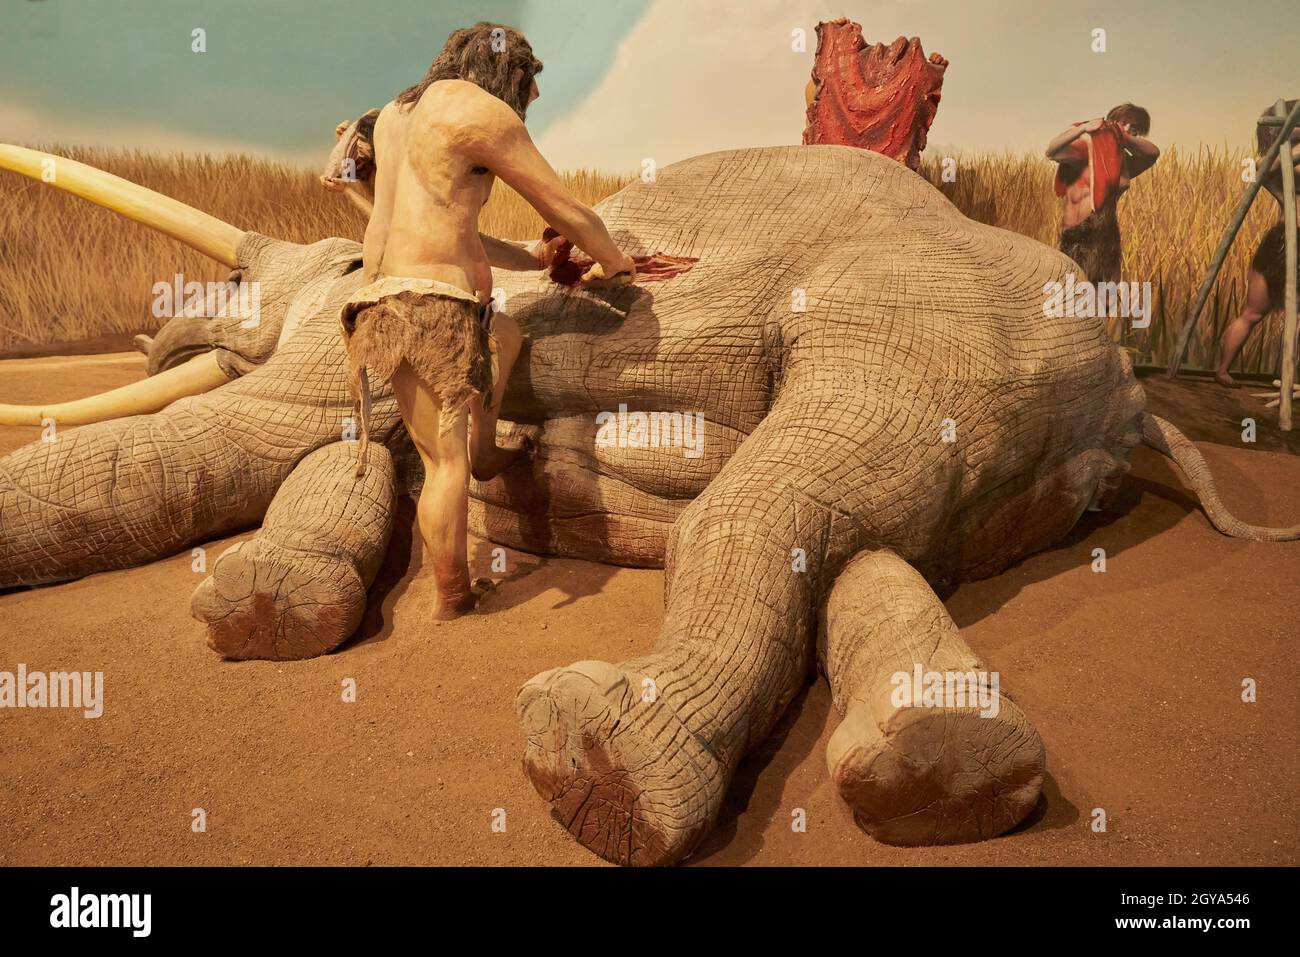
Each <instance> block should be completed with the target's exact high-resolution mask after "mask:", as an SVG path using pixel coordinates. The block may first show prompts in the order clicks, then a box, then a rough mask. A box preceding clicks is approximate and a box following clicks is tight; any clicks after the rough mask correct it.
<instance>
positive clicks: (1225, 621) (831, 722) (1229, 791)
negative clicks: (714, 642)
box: [0, 355, 1300, 865]
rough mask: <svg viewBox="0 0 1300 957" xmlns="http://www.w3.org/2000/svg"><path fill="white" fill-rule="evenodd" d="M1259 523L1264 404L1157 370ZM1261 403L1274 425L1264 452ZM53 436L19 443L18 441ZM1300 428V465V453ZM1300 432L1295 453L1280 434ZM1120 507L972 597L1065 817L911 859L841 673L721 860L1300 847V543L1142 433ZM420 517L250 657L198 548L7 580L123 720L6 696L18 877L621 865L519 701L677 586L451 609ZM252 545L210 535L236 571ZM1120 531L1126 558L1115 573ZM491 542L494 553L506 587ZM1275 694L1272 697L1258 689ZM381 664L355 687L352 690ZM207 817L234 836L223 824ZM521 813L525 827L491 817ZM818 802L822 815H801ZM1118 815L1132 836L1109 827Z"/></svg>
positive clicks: (7, 641)
mask: <svg viewBox="0 0 1300 957" xmlns="http://www.w3.org/2000/svg"><path fill="white" fill-rule="evenodd" d="M142 374H143V360H142V359H141V358H140V357H139V356H130V355H127V356H122V355H117V356H107V357H91V358H75V359H22V360H13V361H7V362H0V402H23V401H29V402H30V401H34V400H36V399H38V398H39V399H44V400H47V401H48V400H60V399H67V398H72V397H75V396H77V395H83V394H86V393H89V392H94V391H99V390H101V389H104V388H108V387H111V386H115V385H120V384H122V383H125V382H128V381H131V380H133V379H135V378H138V377H139V376H140V375H142ZM1149 394H1150V396H1151V404H1152V408H1153V409H1154V410H1155V411H1157V412H1160V413H1162V414H1165V415H1166V416H1168V417H1171V418H1172V419H1173V420H1174V421H1175V422H1177V423H1178V424H1180V425H1182V426H1183V427H1184V428H1188V429H1189V431H1191V432H1193V434H1194V437H1195V438H1197V439H1198V441H1201V442H1202V443H1203V444H1202V446H1201V447H1202V450H1203V451H1204V453H1205V455H1206V457H1207V458H1208V459H1209V461H1210V463H1211V465H1212V467H1213V469H1214V474H1215V477H1216V479H1217V480H1218V483H1219V486H1220V488H1221V490H1222V493H1223V497H1224V499H1225V500H1226V501H1227V503H1228V505H1229V506H1230V507H1231V508H1233V509H1235V510H1236V511H1237V513H1238V514H1239V515H1240V516H1241V517H1242V518H1244V519H1247V520H1250V521H1254V522H1258V523H1270V524H1283V523H1286V524H1290V523H1293V522H1296V521H1300V460H1297V458H1296V457H1295V455H1294V452H1295V446H1294V444H1293V441H1292V442H1286V441H1284V440H1283V439H1281V438H1279V437H1278V436H1277V434H1276V431H1275V426H1273V425H1271V424H1269V423H1270V422H1272V421H1273V420H1274V413H1273V412H1267V413H1266V412H1265V411H1264V409H1263V407H1262V404H1261V403H1260V402H1259V401H1258V400H1253V399H1250V398H1248V397H1246V396H1244V395H1242V394H1241V393H1237V394H1230V393H1227V392H1225V391H1223V390H1219V389H1218V388H1217V387H1214V386H1211V385H1207V384H1203V383H1193V384H1190V385H1188V384H1178V385H1169V384H1166V383H1164V382H1163V381H1160V382H1154V381H1153V382H1152V385H1151V388H1150V389H1149ZM1246 414H1252V415H1254V416H1256V417H1257V418H1258V419H1259V421H1260V423H1261V441H1260V443H1259V444H1257V445H1256V446H1254V447H1249V446H1243V445H1242V443H1241V442H1240V440H1239V430H1240V425H1239V424H1238V423H1239V422H1240V419H1241V418H1242V417H1243V416H1244V415H1246ZM34 437H35V433H34V430H31V429H14V428H7V429H0V452H6V451H9V450H11V449H13V448H15V447H17V446H19V445H21V444H23V443H24V442H27V441H31V440H32V439H33V438H34ZM1288 446H1289V448H1290V451H1289V452H1288V451H1286V450H1285V449H1286V448H1287V447H1288ZM1270 448H1271V449H1273V450H1272V451H1269V450H1268V449H1270ZM1134 465H1135V469H1134V475H1133V477H1132V478H1131V480H1130V481H1129V483H1128V485H1127V491H1126V493H1125V496H1124V498H1123V500H1122V501H1121V502H1120V505H1119V509H1118V511H1117V512H1116V513H1112V514H1109V515H1107V516H1088V517H1086V518H1085V520H1084V522H1083V524H1082V525H1081V526H1080V527H1079V528H1078V529H1077V530H1076V532H1075V534H1073V535H1072V536H1071V537H1070V538H1069V540H1067V541H1065V542H1063V543H1061V544H1060V545H1059V546H1058V547H1056V548H1054V549H1052V550H1050V551H1048V552H1046V553H1044V554H1041V555H1038V556H1035V557H1033V558H1031V559H1029V560H1027V561H1025V562H1023V563H1021V564H1020V565H1018V566H1017V567H1015V568H1013V569H1011V570H1010V571H1008V572H1006V573H1004V574H1002V575H1000V576H998V577H997V578H993V579H990V580H987V581H982V582H977V583H973V584H967V585H963V586H961V587H960V588H959V589H957V590H956V591H955V592H954V593H953V594H952V595H950V596H947V604H948V607H949V609H950V610H951V612H952V614H953V615H954V617H955V618H956V620H957V622H958V624H959V625H961V627H962V633H963V636H964V637H965V639H966V641H967V642H969V643H970V645H971V646H972V647H973V648H974V649H975V650H976V651H977V652H978V653H980V654H981V655H983V656H984V657H985V658H986V659H987V661H988V662H989V663H990V666H991V667H993V668H995V669H996V670H998V671H999V672H1000V674H1001V678H1002V684H1003V688H1004V689H1005V690H1009V691H1010V692H1011V694H1012V695H1013V696H1014V697H1015V698H1016V700H1017V702H1018V703H1019V704H1020V706H1021V707H1022V708H1023V709H1024V710H1025V712H1026V713H1027V714H1028V715H1030V717H1031V718H1032V719H1033V721H1034V722H1035V723H1036V725H1037V727H1038V729H1039V731H1040V733H1041V734H1042V737H1043V741H1044V743H1045V745H1046V748H1047V755H1048V770H1049V775H1050V776H1049V779H1048V781H1047V785H1046V788H1045V796H1046V801H1045V805H1044V807H1043V809H1042V810H1041V812H1040V813H1039V814H1038V815H1036V817H1035V818H1034V819H1033V820H1032V821H1031V822H1030V823H1029V824H1027V825H1026V826H1023V827H1022V828H1021V829H1019V830H1018V831H1016V832H1014V833H1012V834H1009V835H1006V836H1003V837H1001V838H999V839H997V840H993V841H988V842H985V843H982V844H973V845H965V846H960V847H942V848H919V849H905V848H893V847H887V846H884V845H881V844H877V843H875V842H874V841H872V840H871V839H870V838H868V837H867V836H866V835H865V834H863V833H861V832H860V831H858V830H857V829H856V828H855V826H854V824H853V822H852V819H851V817H850V815H849V813H848V812H847V811H846V810H845V809H844V807H843V806H842V805H841V804H840V802H839V799H838V797H837V796H836V794H835V791H834V789H833V788H832V786H831V784H830V782H829V780H828V778H827V773H826V766H825V758H824V754H825V747H826V742H827V739H828V738H829V736H830V733H831V731H832V730H833V729H834V727H835V725H836V723H837V718H836V716H835V714H834V713H833V711H832V709H831V706H830V701H829V695H828V693H827V689H826V685H825V682H824V681H823V680H821V679H817V680H815V681H810V683H809V685H808V687H807V689H806V691H805V692H804V693H803V694H802V695H800V696H799V697H798V698H797V699H796V700H795V702H794V704H793V705H792V706H791V708H790V711H789V714H788V715H787V718H786V719H785V720H784V721H783V722H782V724H781V725H780V727H779V728H778V731H777V733H776V734H775V735H774V737H773V738H772V739H770V740H769V741H768V742H767V743H766V744H765V745H763V746H762V747H761V749H760V750H759V751H758V752H757V753H755V754H753V755H751V756H750V757H749V758H748V759H747V760H746V761H745V763H744V764H743V765H742V767H741V769H740V771H739V774H738V777H737V780H736V782H735V783H734V785H733V787H732V790H731V794H730V797H729V800H728V804H727V807H726V808H725V811H724V815H723V818H722V820H721V822H720V823H719V826H718V828H717V830H716V831H715V832H714V834H713V835H712V836H711V837H710V838H709V839H708V840H707V842H706V843H705V845H704V846H703V848H702V849H701V850H700V851H699V852H698V853H696V854H695V855H694V857H693V858H692V859H691V861H692V862H693V863H700V864H744V863H751V864H840V865H855V864H857V865H869V864H1093V865H1112V864H1296V863H1300V837H1298V832H1300V828H1297V823H1298V817H1300V811H1298V809H1297V802H1296V794H1297V793H1298V791H1300V773H1298V772H1300V762H1298V761H1297V749H1296V745H1297V731H1298V730H1300V697H1298V696H1297V688H1298V687H1300V666H1298V665H1297V659H1298V658H1300V655H1298V654H1297V645H1296V638H1297V631H1298V630H1300V629H1298V628H1297V625H1296V623H1295V621H1296V610H1295V609H1296V603H1297V602H1296V598H1297V589H1298V588H1300V586H1298V584H1297V583H1298V582H1300V543H1295V544H1252V543H1248V542H1241V541H1234V540H1231V539H1228V538H1224V537H1223V536H1221V535H1219V534H1218V533H1217V532H1215V531H1214V530H1213V529H1212V528H1211V527H1210V526H1209V524H1208V522H1207V521H1206V519H1205V516H1204V515H1203V514H1202V513H1201V512H1200V511H1199V510H1198V509H1197V508H1196V506H1195V503H1194V502H1193V500H1192V499H1191V497H1190V495H1189V493H1188V492H1187V491H1186V490H1185V488H1184V487H1183V486H1182V484H1181V482H1180V480H1179V478H1178V477H1177V475H1176V473H1175V470H1174V469H1173V468H1172V467H1171V466H1170V465H1168V464H1166V462H1165V461H1163V460H1162V459H1161V458H1160V457H1159V456H1157V455H1155V454H1153V453H1151V452H1149V451H1147V450H1139V451H1138V452H1137V453H1136V455H1135V457H1134ZM413 518H414V512H413V509H412V508H411V507H410V506H409V504H405V505H404V507H403V508H402V510H401V513H400V515H399V518H398V530H397V533H396V535H395V537H394V541H393V545H392V548H391V554H390V556H389V561H388V564H387V565H386V567H385V568H384V570H383V571H382V573H381V577H380V581H379V582H378V583H377V584H376V586H375V588H374V589H373V590H372V602H371V613H370V616H369V618H368V620H367V622H366V623H365V625H364V626H363V629H362V637H361V638H360V639H359V640H356V641H354V642H352V643H350V644H349V645H347V646H345V647H344V648H343V649H341V650H340V651H339V652H337V653H335V654H332V655H328V656H326V657H323V658H318V659H315V660H313V661H303V662H292V663H280V664H277V663H273V662H242V663H232V662H224V661H221V660H219V659H218V658H217V657H215V656H214V655H213V653H212V652H210V651H209V650H208V649H207V647H206V646H205V644H204V630H203V627H202V626H201V625H200V624H199V623H198V622H196V621H194V620H193V619H191V618H190V617H189V612H188V609H189V597H190V592H191V591H192V590H193V588H194V587H195V586H196V585H197V584H198V582H199V580H200V578H201V576H200V575H198V574H196V573H195V572H193V571H191V567H190V561H191V560H190V556H189V553H188V552H187V553H185V554H181V555H176V556H174V557H171V558H166V559H163V560H161V561H158V562H155V563H154V564H152V565H148V566H145V567H143V568H135V569H130V570H126V571H118V572H111V573H106V574H100V575H94V576H91V577H90V578H86V579H83V580H81V581H76V582H69V583H66V584H61V585H55V586H50V587H43V588H35V589H19V590H11V591H9V592H5V593H0V670H9V671H12V670H14V669H15V668H16V667H17V665H18V663H19V662H23V663H25V664H26V665H27V667H28V669H29V670H46V671H55V670H71V669H76V670H81V671H103V672H104V675H105V708H104V715H103V717H101V718H99V719H96V720H88V719H85V718H83V717H81V716H80V714H79V713H72V712H67V711H50V710H8V709H5V710H0V742H3V744H2V747H3V760H2V761H0V835H3V837H2V838H0V864H6V865H9V864H237V863H257V864H367V863H373V864H562V865H570V864H596V863H600V861H599V860H598V859H597V858H595V857H594V856H593V855H591V854H590V853H588V852H587V851H586V850H584V849H583V848H581V847H580V846H579V845H578V844H576V843H575V842H574V841H573V840H572V839H571V838H570V836H569V835H568V834H567V832H565V831H564V830H563V829H562V828H561V827H560V826H559V825H558V824H556V823H555V822H553V821H552V820H551V819H550V817H549V815H548V813H547V808H546V805H544V804H543V802H542V801H541V800H540V799H539V798H538V797H537V795H536V794H535V793H534V792H533V790H532V788H531V787H530V785H529V784H528V782H527V781H526V780H525V778H524V776H523V774H522V772H521V771H520V764H519V759H520V754H521V749H522V736H521V734H520V731H519V729H518V727H517V725H516V723H515V718H514V713H513V708H512V701H513V698H514V694H515V691H516V689H517V688H518V687H519V686H520V684H522V683H523V682H524V681H525V680H526V679H527V678H529V677H530V676H532V675H533V674H535V673H536V672H538V671H542V670H545V669H548V668H551V667H554V666H556V665H561V664H567V663H569V662H571V661H575V660H579V659H584V658H600V659H605V660H610V661H618V660H620V659H623V658H626V657H629V656H631V655H635V654H639V653H642V652H644V651H646V650H648V649H649V648H650V647H651V646H652V644H653V643H654V641H655V637H656V633H657V628H658V622H659V619H660V614H661V604H662V598H663V576H662V574H661V573H659V572H654V571H636V570H629V569H620V568H612V567H605V566H600V565H593V564H589V563H586V562H579V561H566V560H557V559H549V558H540V557H537V556H533V555H527V554H522V553H514V552H511V553H510V556H509V561H510V568H509V571H508V573H507V574H506V575H505V576H504V580H503V581H502V583H501V585H500V587H499V588H498V589H497V590H496V592H495V593H493V594H492V595H491V596H490V597H489V598H488V599H487V600H486V602H485V603H484V605H483V607H482V609H481V611H480V612H478V613H476V614H473V615H471V616H469V617H466V618H464V619H461V620H459V621H456V622H452V623H446V624H439V623H437V622H435V621H433V620H431V619H430V618H429V615H428V611H429V607H430V600H431V597H432V595H431V591H430V588H429V587H428V583H427V581H426V580H425V579H424V578H423V577H422V576H421V575H420V574H419V572H420V564H421V561H420V556H419V552H420V548H419V539H418V533H417V532H414V531H413V529H414V521H413ZM251 534H252V533H251V532H249V533H245V534H242V535H238V536H234V537H231V538H228V539H225V540H222V541H218V542H213V543H211V545H210V546H209V554H210V557H212V558H215V556H216V555H217V554H218V553H219V552H220V551H221V550H222V549H224V548H226V547H228V546H229V545H230V544H231V543H233V542H236V541H241V540H243V539H245V538H247V537H249V535H251ZM1098 547H1101V548H1105V549H1106V552H1107V555H1108V569H1107V571H1106V572H1105V574H1095V573H1093V572H1092V571H1091V570H1090V567H1089V565H1090V561H1091V552H1092V549H1094V548H1098ZM489 549H490V546H489V545H488V544H487V543H484V542H473V543H472V544H471V555H472V562H473V571H474V572H475V573H476V574H488V573H489V571H490V570H489V561H490V555H489ZM1248 677H1249V678H1253V679H1255V681H1256V682H1257V683H1258V689H1259V692H1258V695H1259V700H1258V702H1257V703H1254V704H1245V703H1243V702H1242V701H1241V684H1242V680H1243V679H1244V678H1248ZM348 678H351V679H354V680H355V681H356V686H357V700H356V702H355V703H345V702H344V701H343V700H341V694H340V691H341V683H342V682H343V681H344V679H348ZM194 808H203V809H204V810H205V812H206V816H207V832H206V833H195V832H193V831H192V830H191V820H192V817H191V813H192V809H194ZM496 808H504V809H505V811H506V830H505V833H496V832H494V831H493V830H492V828H491V823H492V820H493V818H492V812H493V810H494V809H496ZM796 808H803V809H804V810H805V811H806V812H807V820H808V828H807V832H806V833H796V832H794V831H792V830H791V826H790V825H791V815H792V811H793V810H794V809H796ZM1094 808H1102V809H1104V810H1105V812H1106V815H1107V818H1108V822H1109V825H1108V829H1107V831H1106V832H1105V833H1095V832H1094V831H1093V830H1092V829H1091V828H1090V821H1091V817H1092V813H1093V809H1094Z"/></svg>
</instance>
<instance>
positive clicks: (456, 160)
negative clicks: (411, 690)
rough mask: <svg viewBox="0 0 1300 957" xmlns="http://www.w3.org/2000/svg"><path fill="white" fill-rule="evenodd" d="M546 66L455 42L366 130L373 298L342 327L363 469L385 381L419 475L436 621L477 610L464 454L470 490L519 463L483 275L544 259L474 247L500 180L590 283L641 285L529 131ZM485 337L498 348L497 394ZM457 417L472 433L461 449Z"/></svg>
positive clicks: (502, 246)
mask: <svg viewBox="0 0 1300 957" xmlns="http://www.w3.org/2000/svg"><path fill="white" fill-rule="evenodd" d="M541 67H542V65H541V63H540V62H539V61H537V60H536V59H535V58H534V57H533V51H532V48H531V47H530V46H529V44H528V41H527V40H525V39H524V37H523V36H522V35H520V34H519V33H517V32H516V31H514V30H511V29H509V28H506V27H502V26H499V25H497V24H491V23H480V24H477V25H476V26H473V27H469V28H466V29H462V30H457V31H456V32H454V33H453V34H452V35H451V36H450V37H449V38H448V40H447V44H446V46H445V47H444V48H443V51H442V53H440V54H439V55H438V58H437V59H436V60H434V62H433V64H432V65H431V66H430V67H429V71H428V73H427V74H426V76H425V77H424V79H423V80H421V81H420V82H419V83H417V84H416V85H415V86H412V87H410V88H409V89H407V90H405V91H404V92H402V93H401V94H399V95H398V97H397V98H396V99H395V100H394V101H393V102H391V103H389V104H388V105H387V106H385V107H384V108H383V110H381V111H380V114H379V117H378V119H377V120H376V122H375V128H374V143H373V154H374V161H375V176H374V212H373V213H372V214H371V217H370V222H369V225H368V226H367V227H366V236H365V242H364V243H363V245H362V260H363V268H364V270H365V275H366V278H367V279H368V280H369V285H366V286H363V287H362V288H361V289H359V290H358V291H357V292H356V293H355V294H354V296H353V297H352V299H351V300H350V301H349V303H348V304H347V305H346V306H344V308H343V313H342V316H341V321H342V326H343V337H344V341H345V343H346V345H347V350H348V371H349V379H350V382H351V385H352V388H353V391H354V395H355V397H356V399H357V402H358V405H359V408H360V411H361V420H362V424H361V433H362V434H361V449H360V455H361V464H360V466H359V469H364V467H365V461H366V458H365V457H366V444H367V440H368V412H369V383H368V372H373V373H375V374H377V375H380V376H384V377H388V378H390V379H391V381H392V384H393V392H394V395H395V397H396V399H397V406H398V409H399V411H400V413H401V416H402V420H403V422H405V424H406V427H407V430H408V431H409V432H410V435H411V438H412V440H413V441H414V443H415V447H416V449H417V451H418V452H419V454H420V458H421V460H422V461H423V463H424V471H425V480H424V488H423V490H422V491H421V493H420V500H419V504H418V508H417V515H418V521H419V525H420V531H421V533H422V534H423V536H424V541H425V545H426V547H427V548H428V550H429V552H430V555H431V559H432V564H433V574H434V578H435V581H436V583H437V588H438V597H439V608H438V611H437V614H438V615H439V617H444V618H450V617H455V616H456V615H459V614H461V613H463V612H466V611H468V610H470V609H471V608H473V606H474V604H475V602H476V600H477V597H478V595H477V593H476V592H475V591H474V589H473V588H472V587H471V583H470V579H469V567H468V562H467V550H468V549H467V542H466V526H467V523H468V482H469V472H470V461H469V459H470V455H471V454H472V459H473V468H474V474H475V476H476V477H479V478H482V479H486V478H490V477H492V476H493V475H496V474H498V473H499V472H501V471H502V470H504V469H505V468H506V467H508V466H509V465H510V464H511V462H512V461H514V459H515V458H516V457H517V456H518V455H519V454H520V452H521V451H522V450H520V449H499V448H497V446H496V438H495V423H496V411H497V408H498V407H499V401H500V396H501V395H502V394H503V393H504V390H505V384H506V380H507V379H508V378H509V375H510V368H511V366H512V365H513V364H514V361H515V358H516V357H517V355H518V353H519V348H520V345H521V343H522V337H521V335H520V332H519V327H518V325H517V324H516V323H515V322H514V320H512V319H511V318H510V317H509V316H508V315H507V314H506V313H504V312H502V311H499V310H496V309H495V308H494V306H493V304H492V303H491V290H492V267H493V266H499V267H501V268H503V269H521V270H526V269H539V268H542V267H544V266H545V265H547V263H546V262H545V261H544V260H545V258H546V255H547V254H546V252H545V250H547V249H548V248H551V247H550V245H539V244H533V246H532V247H528V248H525V247H523V246H520V245H515V244H512V243H508V242H504V241H502V240H498V239H493V238H491V237H487V236H482V235H481V234H480V233H479V231H478V217H479V212H480V210H481V209H482V207H483V204H484V203H485V202H486V201H487V198H488V195H489V193H490V192H491V190H492V184H493V181H494V178H495V177H498V176H499V177H500V178H501V179H502V180H504V181H505V182H506V183H507V184H509V185H510V186H511V187H513V188H514V189H515V190H516V191H517V192H518V193H519V194H520V195H521V196H523V197H524V199H525V200H527V201H528V202H529V203H530V204H531V205H532V206H533V207H534V208H535V209H536V210H537V211H538V213H540V214H541V216H542V218H543V219H544V220H545V221H546V222H547V223H548V224H549V225H551V226H552V227H554V228H555V229H556V230H558V231H559V232H560V233H561V234H562V235H563V236H564V237H566V238H568V239H571V240H572V241H573V242H574V243H575V244H577V245H578V246H580V247H581V248H582V249H583V250H584V251H585V252H587V253H588V254H589V255H590V256H592V257H593V259H594V264H593V265H592V267H591V268H590V269H589V270H588V271H587V272H586V274H584V276H583V277H582V278H583V280H584V281H587V282H591V281H600V280H606V281H609V282H613V283H618V282H624V281H630V280H631V278H632V275H633V273H634V272H635V267H634V264H633V262H632V260H631V259H630V258H629V257H628V256H626V255H625V254H624V253H623V252H622V250H620V249H619V248H618V247H617V246H616V245H615V244H614V242H613V240H612V239H611V238H610V236H609V233H608V231H607V230H606V229H605V225H604V223H602V222H601V220H600V217H599V216H597V215H596V214H595V213H594V212H593V211H592V210H591V209H589V208H588V207H586V206H584V205H583V204H582V203H580V202H579V201H578V200H576V199H575V198H574V197H573V196H571V195H569V193H568V191H567V190H566V189H565V188H564V184H563V183H562V182H561V180H560V178H559V176H558V175H557V174H556V173H555V171H554V170H553V169H552V168H551V167H550V165H549V164H548V163H547V162H546V160H545V159H544V158H543V157H542V155H541V154H540V153H539V152H538V151H537V147H536V146H534V145H533V141H532V138H531V137H530V136H529V135H528V131H527V129H525V127H524V124H523V117H524V111H525V109H526V107H527V105H528V104H529V103H530V102H531V101H532V100H533V99H535V98H536V97H537V95H538V93H537V84H536V82H535V81H534V79H533V78H534V76H535V75H536V74H537V73H538V72H539V71H540V70H541ZM489 334H490V335H491V337H492V338H493V339H495V340H496V343H497V349H496V359H497V363H496V364H497V371H496V375H495V382H494V381H493V379H494V376H493V370H492V364H493V363H492V357H491V353H490V346H489ZM467 413H472V414H473V416H474V420H475V430H474V431H475V435H474V438H473V441H472V448H470V449H467V421H466V416H467ZM467 453H470V454H467Z"/></svg>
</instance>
